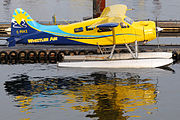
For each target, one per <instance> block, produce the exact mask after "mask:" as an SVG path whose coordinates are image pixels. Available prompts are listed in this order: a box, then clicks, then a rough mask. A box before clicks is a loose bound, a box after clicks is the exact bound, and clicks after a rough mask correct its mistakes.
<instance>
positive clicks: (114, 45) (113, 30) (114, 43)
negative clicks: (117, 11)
mask: <svg viewBox="0 0 180 120" xmlns="http://www.w3.org/2000/svg"><path fill="white" fill-rule="evenodd" d="M112 34H113V48H112V50H111V54H110V56H109V59H112V57H113V54H114V50H115V48H116V32H115V28H114V27H113V28H112Z"/></svg>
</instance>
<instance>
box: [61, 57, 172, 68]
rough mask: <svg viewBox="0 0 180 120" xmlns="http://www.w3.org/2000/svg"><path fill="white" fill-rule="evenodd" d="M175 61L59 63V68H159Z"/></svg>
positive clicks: (141, 60)
mask: <svg viewBox="0 0 180 120" xmlns="http://www.w3.org/2000/svg"><path fill="white" fill-rule="evenodd" d="M172 63H173V59H130V60H110V61H84V62H83V61H82V62H59V63H58V66H59V67H69V68H72V67H73V68H157V67H162V66H168V65H170V64H172Z"/></svg>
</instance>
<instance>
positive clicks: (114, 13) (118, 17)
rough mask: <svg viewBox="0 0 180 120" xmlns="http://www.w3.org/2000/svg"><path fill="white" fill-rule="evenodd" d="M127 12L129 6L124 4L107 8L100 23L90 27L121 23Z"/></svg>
mask: <svg viewBox="0 0 180 120" xmlns="http://www.w3.org/2000/svg"><path fill="white" fill-rule="evenodd" d="M126 11H127V6H126V5H122V4H117V5H112V6H110V7H106V8H105V9H104V10H103V12H102V14H101V16H100V17H99V18H100V21H98V22H96V23H94V24H92V25H91V26H90V27H92V28H95V27H97V26H99V25H101V24H107V23H118V24H119V23H120V22H121V21H122V20H123V19H124V17H125V15H126Z"/></svg>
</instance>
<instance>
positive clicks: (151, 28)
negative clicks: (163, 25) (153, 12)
mask: <svg viewBox="0 0 180 120" xmlns="http://www.w3.org/2000/svg"><path fill="white" fill-rule="evenodd" d="M147 23H148V24H147V25H145V26H144V38H145V40H147V41H151V40H154V39H155V38H156V30H161V29H160V28H158V29H157V28H156V24H155V22H153V21H147Z"/></svg>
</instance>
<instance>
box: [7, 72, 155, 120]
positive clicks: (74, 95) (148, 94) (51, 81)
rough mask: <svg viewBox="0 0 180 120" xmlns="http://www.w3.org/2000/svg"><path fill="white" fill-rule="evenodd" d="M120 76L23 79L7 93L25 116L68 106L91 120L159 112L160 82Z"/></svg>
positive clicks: (13, 82) (9, 86) (10, 84)
mask: <svg viewBox="0 0 180 120" xmlns="http://www.w3.org/2000/svg"><path fill="white" fill-rule="evenodd" d="M119 74H120V75H119ZM119 74H118V75H117V74H116V73H108V72H97V73H92V74H90V75H84V76H78V77H65V78H58V77H57V78H30V77H29V76H26V75H19V76H16V77H12V78H11V81H6V82H5V90H6V92H7V93H8V95H12V96H14V101H15V102H16V103H17V105H16V106H17V107H19V108H20V111H21V112H25V113H31V112H36V110H37V109H43V110H44V109H49V108H51V109H52V107H58V108H62V109H63V106H64V105H65V104H72V109H74V110H79V111H80V112H87V115H86V117H89V118H98V119H100V120H101V119H103V120H104V119H105V118H106V119H108V118H109V119H110V118H111V119H113V120H115V119H118V120H120V119H123V120H124V119H128V118H130V117H141V116H140V115H138V114H136V115H134V114H133V115H131V113H132V112H135V111H136V110H138V109H139V108H140V107H141V108H142V109H143V114H144V113H147V115H148V113H152V112H153V111H154V110H156V109H157V107H156V102H157V101H156V97H157V92H156V91H157V83H153V82H157V81H156V80H152V79H141V78H140V76H139V75H134V74H131V73H119ZM117 76H118V77H117ZM31 79H33V80H31ZM37 79H38V80H37ZM58 96H63V97H64V99H65V100H62V99H60V97H59V98H58ZM61 98H62V97H61ZM149 107H150V108H151V109H149ZM37 112H38V111H37Z"/></svg>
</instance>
